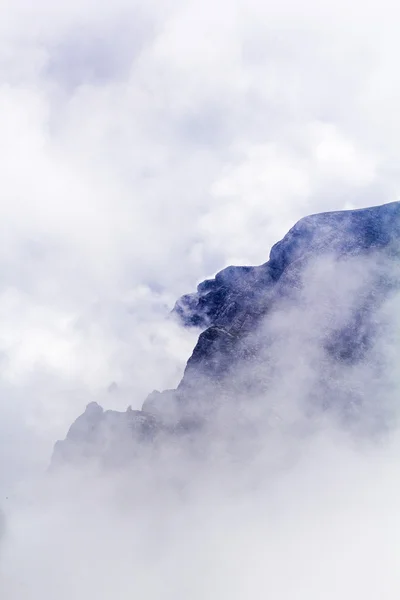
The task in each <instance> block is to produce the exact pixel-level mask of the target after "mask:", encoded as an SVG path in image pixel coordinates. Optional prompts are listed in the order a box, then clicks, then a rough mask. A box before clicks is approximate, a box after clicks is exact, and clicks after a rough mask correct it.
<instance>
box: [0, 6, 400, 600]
mask: <svg viewBox="0 0 400 600" xmlns="http://www.w3.org/2000/svg"><path fill="white" fill-rule="evenodd" d="M397 11H398V9H397V7H396V6H395V4H394V3H393V2H388V1H386V0H385V1H384V2H380V3H377V2H369V3H363V4H362V5H361V4H360V3H356V4H353V5H352V6H351V7H349V6H347V5H345V4H344V3H343V2H335V3H332V2H320V3H315V2H312V1H309V0H307V1H306V2H302V3H301V4H296V3H293V2H288V1H283V2H279V3H278V4H276V3H275V4H274V5H273V4H271V3H265V2H261V1H259V0H247V1H246V2H242V1H241V0H234V2H225V1H224V0H219V1H218V2H217V3H215V2H214V3H211V2H208V1H206V2H204V1H203V2H198V1H195V0H188V1H185V2H181V1H178V0H171V2H162V1H161V0H151V1H148V2H142V1H135V2H132V1H129V2H127V1H125V0H116V1H114V2H108V1H105V2H100V3H99V2H96V3H95V2H92V1H91V0H80V1H79V2H77V1H75V0H72V1H70V2H63V3H50V2H47V1H46V0H39V1H38V2H36V3H35V5H34V7H32V6H31V5H30V4H29V3H28V2H26V1H25V0H16V1H15V0H14V1H13V2H10V1H5V2H3V3H2V4H1V7H0V66H1V69H0V72H1V75H0V130H1V132H2V135H1V139H0V160H1V165H2V168H1V177H0V194H1V196H0V197H1V203H0V239H1V252H0V315H1V326H0V357H1V361H0V369H1V371H0V372H1V385H0V423H1V432H2V444H3V446H2V455H3V457H4V458H3V459H2V463H1V464H2V471H3V473H2V476H1V479H0V485H1V488H0V489H1V494H2V495H3V497H4V496H5V495H6V494H8V491H9V489H10V488H12V487H13V484H15V482H19V481H21V479H22V480H24V479H25V477H27V476H28V475H30V474H32V473H33V472H36V471H38V470H39V471H40V470H41V469H42V468H44V466H45V465H46V464H47V461H48V458H49V456H50V452H51V448H52V444H53V442H54V441H55V440H56V439H57V438H58V437H62V436H63V435H64V433H65V431H66V429H67V428H68V426H69V424H70V422H71V421H72V420H73V418H74V417H75V416H76V415H77V414H79V413H80V412H81V411H82V409H83V407H84V406H85V405H86V404H87V402H88V401H90V400H99V399H100V400H101V401H103V402H104V404H106V405H107V406H108V407H110V408H120V409H122V408H125V406H126V405H128V404H132V405H133V406H134V407H139V406H140V405H141V402H142V401H143V399H144V398H145V396H146V395H147V393H148V392H150V391H152V389H153V388H158V389H163V388H166V387H171V386H173V385H176V383H177V382H178V381H179V379H180V376H181V374H182V371H183V368H184V364H185V361H186V359H187V357H188V355H189V354H190V350H191V348H192V347H193V344H194V342H195V334H193V333H190V332H185V331H182V330H180V328H179V327H178V326H177V325H176V324H174V323H171V322H169V321H168V320H167V319H166V317H167V315H168V311H169V310H170V309H171V308H172V306H173V303H174V301H175V299H176V298H177V297H178V296H179V295H180V294H182V293H185V292H188V291H191V290H193V288H194V286H195V285H196V283H197V282H198V281H200V280H202V279H204V278H206V277H207V276H210V275H212V274H214V273H215V272H216V271H217V270H219V269H221V268H223V267H224V266H226V265H228V264H231V263H237V264H249V263H250V264H257V263H262V262H264V261H265V260H266V259H267V257H268V252H269V249H270V247H271V246H272V244H273V243H275V242H276V241H277V240H278V239H279V238H280V237H282V235H283V234H284V233H285V232H286V231H287V230H288V228H289V227H290V226H292V225H293V223H294V222H295V221H296V220H297V219H299V218H300V217H302V216H304V215H305V214H308V213H312V212H319V211H324V210H331V209H340V208H351V207H360V206H367V205H374V204H378V203H381V202H386V201H391V200H396V199H398V191H399V184H400V171H399V166H398V155H399V143H400V142H399V140H400V121H399V118H398V117H397V114H398V110H397V106H398V103H399V93H400V79H399V77H398V74H397V72H398V69H397V55H398V45H399V42H398V31H397V26H396V23H397V21H396V16H397ZM113 381H115V382H116V383H117V384H118V392H117V393H115V394H108V393H107V388H108V386H109V384H110V383H112V382H113ZM337 464H338V465H341V464H342V462H341V459H340V460H339V459H338V463H337ZM363 464H364V463H363ZM338 469H339V467H338ZM355 471H357V469H355ZM315 477H316V478H317V476H316V475H315ZM388 479H389V478H388ZM371 482H375V479H374V478H372V479H368V478H367V477H366V478H365V481H364V480H363V482H362V485H363V486H364V487H363V489H365V490H366V491H365V494H367V489H368V487H369V486H370V484H371ZM360 485H361V484H360ZM391 485H392V484H391V483H390V482H389V481H388V487H387V488H383V489H387V490H388V494H389V493H390V492H391V490H392V488H391ZM393 485H394V484H393ZM293 486H294V484H293ZM332 486H333V487H331V488H329V489H334V484H333V483H332ZM290 490H291V493H298V492H299V490H300V494H303V495H304V498H305V496H306V492H305V491H304V490H303V488H302V487H301V486H300V485H299V486H297V485H296V486H294V487H293V488H290ZM393 493H395V490H394V492H393ZM305 501H306V500H305V499H304V502H305ZM324 501H325V497H324ZM387 501H388V502H390V500H387ZM321 502H322V501H321ZM385 502H386V500H385V501H384V504H383V507H384V506H385ZM321 505H322V506H323V502H322V504H321ZM287 510H288V511H289V512H285V511H283V510H282V512H281V514H280V519H278V525H277V530H278V531H279V536H278V535H277V536H274V537H273V540H274V542H277V540H278V539H281V535H282V536H283V539H284V540H285V541H286V542H287V545H288V547H289V546H290V544H289V537H290V536H289V533H287V532H286V533H283V531H284V530H285V524H284V516H286V515H287V514H288V515H291V519H292V520H291V521H290V519H289V521H290V522H291V523H292V522H296V523H297V524H298V526H299V527H301V526H300V518H301V519H303V517H304V515H303V514H302V513H301V512H299V513H297V512H296V511H295V509H293V510H294V512H291V511H292V509H289V508H288V509H287ZM310 510H311V509H310ZM316 510H317V509H316ZM332 510H333V509H332ZM368 510H369V509H368ZM368 510H367V512H366V513H365V514H366V515H369V512H368ZM371 510H372V508H371ZM380 510H382V511H383V510H384V508H382V509H380ZM324 511H325V509H323V510H322V513H323V515H324V517H323V518H324V519H326V520H328V519H329V518H331V516H330V513H329V510H328V511H327V514H326V515H325V512H324ZM374 514H376V513H374ZM380 514H381V512H379V515H380ZM218 515H219V516H221V515H222V513H221V511H220V512H219V513H218ZM203 517H204V515H203ZM58 518H59V517H58V516H57V519H58ZM187 518H188V519H189V517H187ZM221 518H222V516H221ZM304 518H305V517H304ZM321 518H322V517H321ZM368 518H369V517H367V516H365V521H364V522H362V524H363V526H364V525H365V524H366V523H367V522H368ZM204 519H205V517H204ZM28 520H29V519H28ZM29 522H30V523H31V521H29ZM324 522H325V521H324ZM345 522H346V523H347V522H348V517H347V515H345ZM372 522H373V523H374V521H373V520H372ZM378 522H379V519H378ZM212 523H214V524H215V521H212ZM305 523H307V519H306V520H305ZM201 524H204V520H203V521H201ZM269 526H270V525H268V527H269ZM325 526H326V527H327V532H326V535H327V536H328V535H335V532H334V531H332V529H331V528H330V525H329V523H328V524H325ZM21 527H22V530H24V527H25V525H21ZM46 527H48V524H47V523H46ZM60 527H64V525H60ZM221 528H222V529H221V532H220V537H219V539H220V540H222V539H225V535H226V534H227V531H226V530H225V529H224V525H221ZM280 528H281V529H280ZM248 531H252V530H251V529H250V530H248ZM248 531H246V532H245V533H244V534H243V535H244V537H243V538H241V536H242V532H239V533H237V536H238V537H237V542H238V543H239V540H242V541H241V542H240V543H241V545H245V544H246V543H250V541H249V538H248V535H249V533H248ZM285 531H286V530H285ZM323 531H324V529H323ZM351 531H353V534H354V536H353V537H354V538H356V537H357V535H358V534H357V531H356V530H353V529H351ZM199 532H200V526H199ZM50 533H51V532H50ZM50 533H49V535H50ZM303 533H304V532H302V533H301V534H299V537H298V538H295V539H299V540H301V542H302V543H303V542H304V543H308V542H307V539H308V538H307V536H306V535H305V533H304V535H303ZM375 533H376V535H377V536H378V539H379V540H380V542H382V538H381V537H380V533H379V532H378V533H377V532H376V531H375ZM32 535H36V534H35V533H34V534H32ZM73 535H75V532H74V533H73ZM99 535H103V534H102V533H101V534H99ZM104 535H105V534H104ZM199 535H200V533H199ZM208 535H210V536H211V535H212V534H211V532H210V533H208ZM266 535H267V533H266ZM324 535H325V534H324ZM391 535H392V534H389V537H390V536H391ZM285 536H286V537H285ZM371 536H372V534H371ZM117 538H118V536H117ZM352 539H353V538H352ZM119 541H120V539H119V538H118V539H117V541H116V542H115V543H116V544H117V543H119ZM49 543H50V542H49ZM51 543H55V542H54V540H53V541H52V542H51ZM74 543H75V542H74ZM179 543H183V542H182V541H180V542H179V541H178V542H177V544H179ZM256 543H257V544H258V543H259V542H258V541H257V542H256ZM310 543H311V542H310ZM210 544H211V542H210V541H208V542H207V544H206V545H205V546H204V548H209V547H210ZM337 544H338V545H337V548H338V550H337V553H338V554H340V552H341V545H340V543H339V542H337ZM377 544H378V542H377ZM257 548H258V546H257ZM281 548H282V556H283V554H284V552H283V549H286V546H284V545H283V546H282V547H281ZM176 552H177V554H173V553H172V556H177V557H179V558H180V559H182V560H183V558H182V553H183V550H182V548H179V550H176ZM254 552H256V550H254ZM257 552H258V550H257ZM268 552H270V554H271V555H272V554H273V550H272V546H271V548H270V550H268ZM29 556H30V555H29ZM46 556H47V554H46ZM107 556H108V555H107ZM289 556H290V557H292V558H293V555H292V554H290V552H289ZM296 556H297V554H296ZM304 556H305V557H307V556H310V560H313V561H314V560H315V561H317V564H319V565H320V562H318V560H319V557H318V552H317V551H316V550H315V549H313V550H312V552H311V554H310V555H307V554H305V555H304ZM203 558H204V561H206V557H203ZM238 558H239V559H240V561H245V565H246V569H250V570H249V571H245V572H248V573H249V576H248V578H247V579H248V580H249V581H250V583H249V585H253V584H254V585H256V584H257V585H258V581H259V579H258V578H257V577H256V578H254V579H253V578H252V577H251V568H250V567H249V566H248V558H247V557H245V556H244V555H243V553H240V554H237V555H236V557H233V558H232V561H231V562H230V561H228V562H227V564H228V565H232V568H234V567H235V568H237V566H238V564H237V559H238ZM271 560H272V558H271ZM282 560H283V559H282ZM293 560H294V558H293ZM327 560H328V558H327ZM368 560H369V559H368ZM368 560H367V564H368V565H369V564H372V563H369V562H368ZM246 561H247V562H246ZM205 564H206V562H205ZM299 564H302V563H301V562H300V563H299ZM280 565H281V567H280V568H281V570H279V569H277V570H276V571H275V573H273V574H271V575H270V577H272V578H274V577H275V578H276V577H277V574H278V573H282V575H281V577H282V578H283V579H284V577H285V576H284V574H283V571H282V570H284V562H281V563H280ZM93 568H94V567H93ZM123 568H124V569H128V567H127V566H126V565H125V566H124V567H123ZM164 568H165V569H166V571H165V572H167V571H168V568H170V565H168V567H166V566H165V567H163V569H164ZM204 568H206V567H204ZM220 568H221V569H222V572H224V571H223V569H224V567H223V565H221V567H220ZM257 568H258V572H261V570H262V569H261V566H259V565H258V566H257ZM320 568H323V567H321V565H320ZM90 572H91V571H90ZM163 572H164V571H163ZM188 572H189V573H190V572H191V571H190V568H189V570H188ZM124 573H126V571H124ZM155 573H157V571H154V570H150V571H149V577H148V579H147V580H146V581H147V583H148V582H149V581H150V579H152V578H153V576H154V574H155ZM207 573H208V574H207V577H211V575H210V572H207ZM224 573H225V572H224ZM297 575H298V578H299V579H298V581H299V584H298V587H297V588H296V590H297V592H296V591H293V589H291V588H290V585H291V583H290V581H285V585H286V586H287V587H285V586H283V589H286V590H288V591H287V594H290V595H294V594H295V593H298V594H301V593H302V592H299V589H300V590H301V589H302V584H301V573H300V571H299V572H298V573H297ZM331 575H332V573H331ZM384 575H385V573H384V571H382V579H381V581H385V582H386V581H387V580H385V579H384ZM193 576H196V578H197V579H196V581H199V580H201V579H202V576H201V573H200V571H198V572H195V573H194V574H193ZM310 576H311V575H310ZM263 577H264V576H263ZM332 577H333V575H332ZM359 577H360V578H361V575H359ZM165 581H168V577H167V579H166V580H165ZM185 581H186V580H185ZM223 581H225V579H224V580H223ZM235 581H236V580H235V579H232V587H231V589H230V593H231V597H235V596H234V594H235V593H236V594H237V596H238V597H240V593H244V591H238V590H240V589H241V588H236V587H235V585H234V583H233V582H235ZM243 581H244V580H243ZM243 581H242V582H241V583H238V584H237V585H244V583H243ZM280 581H281V583H282V579H281V580H280ZM296 581H297V580H296ZM319 581H320V580H317V581H316V583H315V585H316V589H317V590H320V589H322V588H319V587H318V586H319ZM321 581H322V579H321ZM251 582H253V583H251ZM217 584H218V585H221V586H222V585H223V584H222V579H221V580H219V579H218V578H217ZM152 585H154V586H155V588H157V585H158V583H157V582H156V581H155V582H154V583H153V584H152ZM177 585H178V584H177ZM183 585H184V583H182V586H183ZM185 585H186V584H185ZM187 585H189V583H187ZM198 585H199V586H200V583H198ZM209 585H212V584H211V583H209ZM321 585H322V583H321ZM353 585H356V583H354V580H353ZM382 585H383V584H382ZM178 587H179V586H178ZM105 589H107V588H105ZM179 589H180V590H181V591H180V592H179V593H183V592H182V589H183V588H179ZM184 589H185V593H186V595H188V593H189V592H188V589H189V588H184ZM198 589H199V590H200V589H202V588H201V586H200V587H199V588H198ZM206 589H209V588H206ZM259 589H261V590H264V588H263V587H262V585H261V583H260V588H259ZM323 589H324V593H325V595H326V596H327V597H329V594H330V593H332V594H333V592H331V590H326V588H323ZM371 589H373V588H371ZM393 589H396V588H395V587H393ZM235 590H236V591H235ZM97 592H98V594H97V595H98V596H99V597H100V590H97ZM21 593H22V592H21ZM23 593H24V594H27V593H28V592H26V591H25V592H23ZM87 593H89V592H87ZM157 593H160V594H161V591H160V590H159V589H157ZM191 593H200V592H197V591H196V592H193V590H191ZM388 593H390V591H389V592H388ZM12 594H14V596H13V595H12ZM15 594H17V592H16V591H15V589H14V590H13V591H12V592H11V591H10V592H9V597H7V600H9V599H11V598H13V597H18V595H15ZM277 594H278V592H277ZM282 594H283V592H282ZM189 595H190V594H189ZM381 595H382V594H381ZM19 597H21V596H19ZM66 597H68V596H66ZM69 597H70V596H69ZM178 597H179V596H178ZM208 597H210V596H209V595H208ZM277 597H279V596H277ZM281 597H285V596H284V595H282V596H281ZM388 597H390V595H389V596H388Z"/></svg>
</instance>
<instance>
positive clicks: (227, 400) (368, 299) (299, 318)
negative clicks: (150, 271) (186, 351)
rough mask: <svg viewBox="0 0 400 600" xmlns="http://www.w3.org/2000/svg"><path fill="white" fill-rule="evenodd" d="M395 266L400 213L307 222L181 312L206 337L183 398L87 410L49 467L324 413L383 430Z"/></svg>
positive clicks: (386, 208)
mask: <svg viewBox="0 0 400 600" xmlns="http://www.w3.org/2000/svg"><path fill="white" fill-rule="evenodd" d="M399 259H400V202H395V203H391V204H386V205H383V206H378V207H372V208H366V209H361V210H351V211H341V212H332V213H323V214H317V215H312V216H308V217H305V218H303V219H302V220H300V221H299V222H298V223H297V224H296V225H294V227H293V228H292V229H291V230H290V231H289V232H288V233H287V235H286V236H285V237H284V238H283V239H282V240H281V241H280V242H278V243H277V244H275V245H274V246H273V248H272V249H271V252H270V256H269V260H268V261H267V262H266V263H264V264H262V265H260V266H256V267H233V266H231V267H228V268H226V269H224V270H223V271H221V272H220V273H218V274H217V275H216V276H215V278H214V279H210V280H207V281H204V282H203V283H201V284H200V285H199V286H198V288H197V291H196V292H195V293H192V294H188V295H185V296H184V297H182V298H181V299H180V300H178V302H177V303H176V305H175V307H174V310H173V314H174V315H175V316H176V317H177V318H179V319H180V321H181V322H182V324H183V326H185V327H198V328H199V329H200V330H201V333H200V335H199V339H198V342H197V344H196V346H195V348H194V350H193V354H192V356H191V357H190V358H189V360H188V362H187V366H186V369H185V372H184V376H183V378H182V381H181V382H180V384H179V385H178V387H177V389H175V390H167V391H163V392H158V391H154V392H152V393H151V394H150V395H149V396H148V398H147V399H146V400H145V401H144V404H143V407H142V410H140V411H135V410H131V409H128V410H127V412H125V413H118V412H115V411H110V410H109V411H104V410H103V409H102V408H101V407H100V406H99V405H97V404H95V403H92V404H90V405H88V407H87V409H86V411H85V413H84V414H83V415H81V416H80V417H79V418H78V419H77V420H76V422H75V423H74V424H73V425H72V426H71V428H70V430H69V432H68V434H67V437H66V439H65V440H64V441H62V442H57V444H56V447H55V451H54V456H53V464H60V463H62V462H67V463H68V462H71V461H72V462H75V461H77V460H79V461H80V460H82V459H83V458H85V457H86V458H89V457H92V458H93V457H97V458H98V457H101V460H104V461H105V462H107V461H109V462H115V461H117V462H118V461H119V460H126V459H128V457H131V456H138V455H140V454H142V453H143V452H154V451H157V449H159V448H160V447H163V445H164V444H166V443H168V440H171V439H173V440H174V443H177V444H178V445H179V444H180V443H181V442H180V441H179V440H187V439H188V438H191V439H193V438H194V437H195V438H196V439H197V440H198V439H202V440H208V441H207V443H208V442H209V440H210V439H211V438H210V436H212V439H213V440H215V439H221V440H222V439H227V438H229V439H232V438H234V439H237V438H238V437H243V436H246V435H247V436H250V437H257V436H263V435H268V428H270V427H272V426H275V425H276V423H277V422H281V423H282V422H283V423H286V424H287V423H290V426H291V427H293V426H294V427H295V426H296V424H298V423H304V422H305V419H306V420H307V422H308V421H309V419H310V418H311V417H315V415H321V414H323V413H324V412H326V411H331V412H332V413H334V414H335V415H336V418H337V419H339V420H340V421H341V422H343V423H347V424H349V423H353V424H354V423H358V424H359V423H361V422H362V423H363V424H365V423H367V424H368V427H369V428H372V429H377V428H378V429H379V427H380V426H382V424H386V423H387V421H388V419H390V416H391V415H392V409H393V402H392V399H393V397H392V395H391V394H392V392H391V391H390V390H389V388H390V383H388V382H390V373H389V375H388V372H389V371H390V369H391V368H392V366H391V365H390V364H389V363H390V356H391V355H392V354H393V353H392V354H390V352H389V353H388V351H387V349H388V347H389V346H390V348H392V346H391V345H390V344H391V343H392V342H387V343H386V342H385V343H383V341H382V340H386V341H387V340H388V339H389V338H390V332H391V331H393V320H395V315H396V308H395V307H396V298H397V291H398V290H399V289H400V283H399V282H400V274H399V266H400V260H399ZM385 336H386V337H385ZM388 336H389V337H388ZM390 339H391V338H390ZM388 343H389V346H388ZM393 343H394V342H393ZM388 390H389V391H388ZM373 397H374V398H375V401H372V398H373ZM274 424H275V425H274ZM121 440H123V443H122V441H121ZM182 443H183V442H182Z"/></svg>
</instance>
